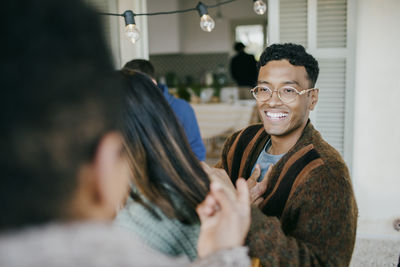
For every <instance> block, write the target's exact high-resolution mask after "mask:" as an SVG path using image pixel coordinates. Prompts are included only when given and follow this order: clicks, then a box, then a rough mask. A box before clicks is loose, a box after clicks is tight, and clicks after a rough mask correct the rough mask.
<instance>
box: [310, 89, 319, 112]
mask: <svg viewBox="0 0 400 267" xmlns="http://www.w3.org/2000/svg"><path fill="white" fill-rule="evenodd" d="M318 93H319V89H314V90H312V91H311V92H310V102H309V103H310V106H309V109H310V110H314V108H315V106H316V105H317V103H318Z"/></svg>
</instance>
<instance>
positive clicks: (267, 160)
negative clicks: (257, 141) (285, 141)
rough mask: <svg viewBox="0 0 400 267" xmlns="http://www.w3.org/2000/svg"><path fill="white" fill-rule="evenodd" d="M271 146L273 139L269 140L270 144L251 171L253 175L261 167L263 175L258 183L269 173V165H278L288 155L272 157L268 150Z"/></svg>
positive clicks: (266, 146) (266, 145) (268, 143)
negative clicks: (255, 169) (256, 168)
mask: <svg viewBox="0 0 400 267" xmlns="http://www.w3.org/2000/svg"><path fill="white" fill-rule="evenodd" d="M270 146H271V139H269V140H268V142H267V143H266V144H265V147H264V149H263V150H262V151H261V153H260V155H259V156H258V159H257V162H256V164H254V166H253V169H252V170H251V173H252V174H253V171H254V167H255V166H256V165H257V164H259V165H260V167H261V175H260V178H258V182H260V181H262V180H263V178H264V175H265V174H266V173H267V171H268V168H269V165H271V164H275V163H277V162H278V161H279V160H280V159H281V158H282V157H283V156H284V155H285V154H286V153H283V154H280V155H272V154H269V153H267V151H268V149H269V148H270Z"/></svg>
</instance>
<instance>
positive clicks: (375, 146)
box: [353, 0, 400, 239]
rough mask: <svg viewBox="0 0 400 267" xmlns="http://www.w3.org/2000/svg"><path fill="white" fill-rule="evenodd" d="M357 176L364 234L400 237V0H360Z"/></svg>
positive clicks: (357, 67)
mask: <svg viewBox="0 0 400 267" xmlns="http://www.w3.org/2000/svg"><path fill="white" fill-rule="evenodd" d="M357 11H358V16H357V31H356V32H357V44H356V88H355V110H354V115H355V118H354V155H353V180H354V185H355V191H356V197H357V201H358V206H359V216H360V217H359V228H358V235H359V236H367V237H387V238H395V239H400V232H396V231H395V230H394V229H393V226H392V222H393V220H394V219H395V218H400V168H399V166H400V118H399V117H400V1H399V0H358V8H357Z"/></svg>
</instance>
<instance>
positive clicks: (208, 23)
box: [196, 2, 215, 32]
mask: <svg viewBox="0 0 400 267" xmlns="http://www.w3.org/2000/svg"><path fill="white" fill-rule="evenodd" d="M196 8H197V11H198V12H199V15H200V28H201V29H202V30H203V31H205V32H210V31H212V30H213V29H214V27H215V21H214V20H213V19H212V17H210V15H208V11H207V7H206V6H205V5H204V4H203V3H202V2H199V3H198V4H197V6H196Z"/></svg>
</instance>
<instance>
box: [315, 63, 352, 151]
mask: <svg viewBox="0 0 400 267" xmlns="http://www.w3.org/2000/svg"><path fill="white" fill-rule="evenodd" d="M318 62H319V67H320V74H319V77H318V82H317V85H316V87H317V88H320V90H319V100H318V104H317V112H316V122H315V123H314V124H315V126H316V127H317V128H318V131H320V133H321V134H322V136H323V138H324V139H325V140H326V141H327V142H328V143H329V144H330V145H331V146H333V147H334V148H336V149H337V150H338V151H339V152H340V153H341V154H342V155H343V151H344V150H343V145H344V121H345V104H346V99H345V95H346V94H345V87H346V60H345V59H318Z"/></svg>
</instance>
